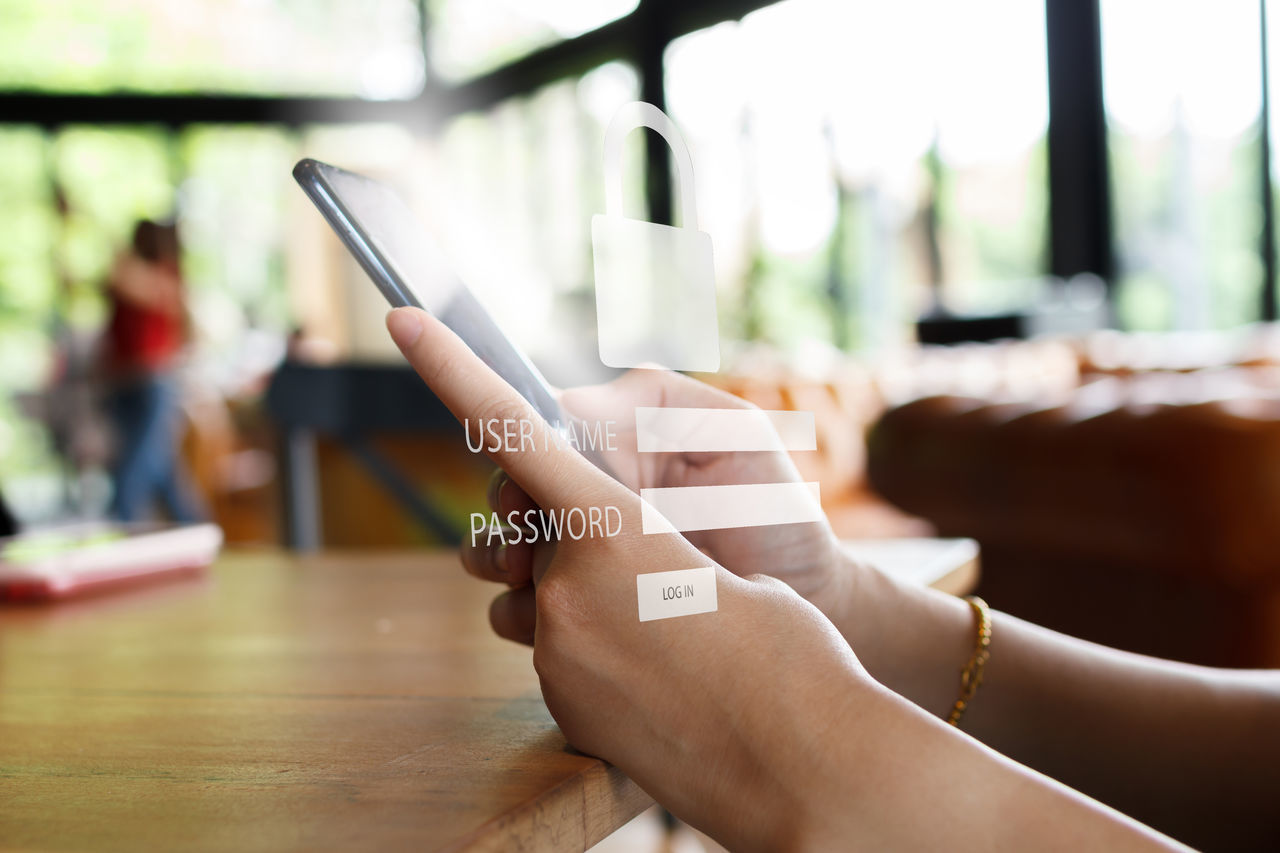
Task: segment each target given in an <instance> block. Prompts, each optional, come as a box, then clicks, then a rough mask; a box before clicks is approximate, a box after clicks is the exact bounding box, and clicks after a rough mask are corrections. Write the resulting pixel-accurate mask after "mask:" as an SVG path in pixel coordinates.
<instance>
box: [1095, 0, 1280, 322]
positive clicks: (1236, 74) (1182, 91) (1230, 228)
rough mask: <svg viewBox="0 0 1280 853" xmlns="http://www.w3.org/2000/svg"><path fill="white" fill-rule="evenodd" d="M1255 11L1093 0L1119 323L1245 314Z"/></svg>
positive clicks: (1256, 178)
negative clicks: (1098, 15)
mask: <svg viewBox="0 0 1280 853" xmlns="http://www.w3.org/2000/svg"><path fill="white" fill-rule="evenodd" d="M1258 8H1259V7H1258V4H1257V3H1256V2H1253V0H1228V2H1222V3H1213V4H1209V3H1166V2H1160V0H1103V2H1102V43H1103V90H1104V93H1105V98H1106V108H1107V122H1108V147H1109V151H1110V159H1111V186H1112V209H1113V211H1114V217H1115V225H1114V229H1115V246H1116V254H1117V261H1118V275H1117V280H1116V288H1117V289H1116V309H1117V313H1118V316H1119V319H1120V321H1121V323H1122V325H1124V326H1126V327H1129V328H1137V329H1206V328H1216V327H1226V326H1232V325H1237V324H1240V323H1245V322H1249V321H1252V320H1256V319H1258V316H1259V305H1260V291H1259V288H1260V285H1261V281H1262V259H1261V257H1260V254H1259V249H1258V247H1259V234H1260V232H1261V230H1262V207H1261V189H1260V187H1261V185H1262V178H1261V174H1260V170H1259V163H1260V158H1259V156H1258V145H1259V144H1260V140H1259V116H1260V114H1261V108H1262V90H1261V78H1262V74H1261V65H1260V56H1261V49H1260V41H1261V33H1260V16H1259V12H1258ZM1272 91H1273V92H1274V91H1277V90H1275V89H1273V90H1272Z"/></svg>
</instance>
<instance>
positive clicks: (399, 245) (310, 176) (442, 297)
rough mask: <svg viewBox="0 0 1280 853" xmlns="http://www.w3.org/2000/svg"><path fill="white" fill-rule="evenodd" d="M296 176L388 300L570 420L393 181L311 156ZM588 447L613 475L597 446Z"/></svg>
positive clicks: (555, 419) (551, 415)
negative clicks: (439, 327)
mask: <svg viewBox="0 0 1280 853" xmlns="http://www.w3.org/2000/svg"><path fill="white" fill-rule="evenodd" d="M293 177H294V179H295V180H296V181H297V182H298V184H299V185H300V186H301V187H302V189H303V191H304V192H305V193H306V194H307V197H308V198H310V199H311V201H312V203H314V204H315V206H316V207H317V208H319V210H320V213H321V214H322V215H323V216H324V218H325V220H326V221H327V222H328V223H329V225H330V227H332V228H333V230H334V232H335V233H336V234H337V235H338V238H339V239H340V240H342V242H343V244H344V245H346V247H347V250H348V251H350V252H351V254H352V255H354V256H355V258H356V260H357V261H359V262H360V266H361V267H362V268H363V269H364V271H365V272H366V273H367V274H368V276H369V278H370V279H372V280H373V283H374V285H376V286H377V288H378V290H380V291H381V292H382V295H383V296H384V297H386V300H387V302H389V303H391V305H392V306H393V307H396V308H399V307H402V306H412V307H415V308H422V309H423V310H425V311H429V312H431V313H432V314H434V315H435V316H436V317H438V318H439V319H440V320H441V321H442V322H443V323H444V324H445V325H446V326H448V327H449V328H450V329H452V330H453V332H454V333H455V334H456V335H457V336H458V337H460V338H462V340H463V341H465V342H466V344H467V346H469V347H470V348H471V351H472V352H474V353H475V354H476V355H477V356H479V357H480V359H481V360H482V361H483V362H484V363H485V364H487V365H489V367H490V368H491V369H492V370H493V371H494V372H495V373H497V374H498V375H499V376H501V377H502V378H503V379H505V380H506V381H507V384H509V385H510V386H511V387H512V388H514V389H515V390H516V391H518V392H519V393H520V395H521V396H523V397H524V398H525V399H526V400H528V401H529V404H530V405H531V406H533V408H534V410H535V411H536V412H537V413H538V414H539V415H541V416H542V417H543V419H545V420H546V421H547V422H548V423H550V424H551V425H552V426H554V427H557V428H559V427H562V426H564V425H565V424H566V423H567V421H566V418H565V413H564V411H563V410H562V409H561V407H560V403H559V401H558V400H557V399H556V395H555V392H554V391H553V390H552V388H551V386H550V385H549V384H548V383H547V380H546V379H544V378H543V376H542V374H541V373H539V372H538V369H537V368H536V367H535V366H534V365H533V363H532V362H531V361H529V359H528V358H526V357H525V355H524V353H522V352H521V351H520V350H519V348H518V347H516V345H515V344H513V343H512V342H511V341H510V339H508V338H507V336H506V335H505V334H503V332H502V330H501V329H500V328H499V327H498V324H497V323H496V322H494V320H493V318H492V317H491V316H489V312H488V311H486V310H485V309H484V306H483V305H481V304H480V302H479V300H477V299H476V297H475V295H474V294H473V293H472V292H471V291H470V290H468V289H467V287H466V285H465V284H463V283H462V281H461V279H459V277H458V276H457V275H456V274H455V273H454V272H453V270H452V269H451V268H450V266H449V265H448V263H447V262H446V261H445V259H444V256H443V254H442V253H441V252H440V250H439V248H438V247H437V246H436V244H435V242H434V241H433V240H432V239H431V235H430V234H429V233H428V231H427V229H426V228H425V227H423V225H422V224H421V223H420V222H419V221H418V218H417V217H416V216H415V215H414V214H413V211H411V210H410V209H409V206H408V205H407V204H405V203H404V201H403V200H402V199H401V198H400V197H399V196H398V195H396V193H395V192H393V191H392V190H391V188H390V187H388V186H386V185H385V184H381V183H379V182H378V181H375V180H373V179H372V178H367V177H365V176H364V175H358V174H356V173H354V172H348V171H346V170H345V169H339V168H338V167H336V166H330V165H329V164H327V163H321V162H319V161H317V160H310V159H308V160H301V161H299V162H298V164H297V165H296V166H294V167H293ZM582 453H583V455H584V456H586V457H587V458H588V459H590V460H591V461H592V462H594V463H595V464H596V465H597V467H599V468H601V470H603V471H605V472H606V473H608V474H610V476H614V474H613V472H612V471H611V470H610V468H609V466H608V465H607V464H606V463H605V462H604V460H603V458H601V457H600V455H599V454H598V453H595V452H593V451H592V450H590V449H586V450H584V451H582Z"/></svg>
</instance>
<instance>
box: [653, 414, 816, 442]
mask: <svg viewBox="0 0 1280 853" xmlns="http://www.w3.org/2000/svg"><path fill="white" fill-rule="evenodd" d="M636 445H637V448H636V449H637V450H639V451H640V452H641V453H705V452H720V453H728V452H732V451H740V450H779V449H781V450H817V449H818V440H817V431H816V430H815V428H814V421H813V412H770V411H764V410H762V409H676V408H670V409H659V408H649V407H641V408H638V409H636Z"/></svg>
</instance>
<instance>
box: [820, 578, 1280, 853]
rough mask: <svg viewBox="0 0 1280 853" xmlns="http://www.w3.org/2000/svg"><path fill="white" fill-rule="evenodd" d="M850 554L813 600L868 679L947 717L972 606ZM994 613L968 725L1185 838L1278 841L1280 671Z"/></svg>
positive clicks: (970, 636) (1005, 749)
mask: <svg viewBox="0 0 1280 853" xmlns="http://www.w3.org/2000/svg"><path fill="white" fill-rule="evenodd" d="M843 562H844V566H843V571H841V572H840V573H839V574H838V576H837V577H838V580H837V582H836V583H834V584H833V585H832V586H831V588H830V589H829V590H828V591H827V592H826V594H825V600H820V601H818V602H817V603H819V605H820V606H821V607H822V608H823V609H824V611H825V612H826V613H827V615H828V616H829V617H830V618H831V619H832V620H833V622H834V623H835V624H836V626H837V627H838V628H839V629H840V631H841V633H842V634H844V636H845V637H846V638H847V639H848V641H849V643H850V645H851V646H852V647H853V649H854V651H855V652H856V653H857V655H858V657H859V659H860V660H861V661H862V663H863V665H864V666H866V667H867V670H868V671H869V672H870V673H871V675H872V676H874V677H875V678H876V679H877V680H878V681H880V682H881V683H883V684H885V685H886V686H888V687H889V688H891V689H892V690H894V691H896V692H898V693H900V694H902V695H903V696H906V697H908V698H910V699H912V700H913V701H915V702H916V703H917V704H919V705H920V706H921V707H923V708H925V709H926V710H928V711H929V712H931V713H933V714H935V715H937V716H941V717H945V716H946V715H947V713H948V712H949V711H950V709H951V706H952V703H953V702H954V701H955V699H956V696H957V695H958V693H959V672H960V669H961V667H962V666H963V665H964V663H965V661H966V660H967V659H968V656H969V654H970V652H971V651H972V648H973V643H974V631H975V626H974V616H973V614H972V612H971V610H970V609H969V607H968V606H967V605H966V604H965V602H963V601H961V600H959V599H956V598H954V597H952V596H948V595H944V594H941V593H938V592H935V591H932V590H927V589H921V588H918V587H914V586H911V585H908V584H904V583H901V582H898V581H895V580H894V579H892V578H889V577H887V576H885V575H884V574H881V573H879V572H875V571H872V570H868V569H867V568H866V567H863V566H859V565H857V564H855V563H854V562H853V561H852V560H849V559H848V558H847V557H846V558H843ZM993 603H998V602H993ZM992 623H993V632H992V642H991V657H990V661H989V662H988V664H987V666H986V670H985V677H984V680H983V682H982V686H981V687H980V689H979V690H978V692H977V695H976V696H975V697H974V700H973V702H972V703H971V704H970V706H969V708H968V709H967V710H966V711H965V714H964V717H963V719H962V721H961V726H962V727H963V729H964V730H965V731H967V732H969V733H970V734H972V735H973V736H974V737H976V738H978V739H980V740H982V741H983V742H984V743H986V744H988V745H990V746H991V747H993V748H994V749H996V750H998V751H1000V752H1002V753H1004V754H1005V755H1008V756H1009V757H1010V758H1013V759H1015V760H1017V761H1019V762H1022V763H1024V764H1026V765H1028V766H1030V767H1033V768H1035V769H1037V770H1039V771H1041V772H1042V773H1045V774H1047V775H1049V776H1052V777H1053V778H1055V779H1058V780H1060V781H1061V782H1063V783H1065V784H1067V785H1070V786H1071V787H1073V788H1076V789H1077V790H1080V791H1083V792H1084V793H1086V794H1088V795H1090V796H1092V797H1096V798H1097V799H1099V800H1101V801H1102V802H1105V803H1107V804H1109V805H1111V806H1114V807H1115V808H1117V809H1120V810H1121V811H1123V812H1125V813H1126V814H1129V815H1132V816H1133V817H1135V818H1137V819H1138V820H1141V821H1143V822H1145V823H1148V824H1150V825H1151V826H1154V827H1156V828H1157V829H1160V830H1161V831H1163V832H1167V833H1169V834H1171V835H1173V836H1175V837H1177V838H1180V839H1183V840H1185V841H1187V842H1189V843H1192V844H1195V845H1198V846H1206V847H1212V848H1215V849H1221V848H1223V847H1253V848H1258V847H1267V848H1272V849H1274V848H1275V847H1276V846H1277V845H1280V809H1277V808H1276V797H1277V792H1280V672H1275V671H1270V672H1267V671H1228V670H1215V669H1209V668H1205V667H1196V666H1190V665H1185V664H1178V663H1172V662H1169V661H1162V660H1157V659H1154V658H1149V657H1143V656H1140V655H1133V654H1128V653H1125V652H1120V651H1117V650H1115V649H1109V648H1104V647H1102V646H1097V645H1094V644H1092V643H1087V642H1084V641H1081V640H1077V639H1073V638H1071V637H1067V636H1064V635H1061V634H1058V633H1055V632H1053V631H1049V630H1047V629H1044V628H1041V627H1038V626H1036V625H1032V624H1029V623H1027V622H1024V621H1022V620H1020V619H1016V618H1014V617H1012V616H1008V615H1005V614H1001V613H998V612H997V613H994V614H993V617H992Z"/></svg>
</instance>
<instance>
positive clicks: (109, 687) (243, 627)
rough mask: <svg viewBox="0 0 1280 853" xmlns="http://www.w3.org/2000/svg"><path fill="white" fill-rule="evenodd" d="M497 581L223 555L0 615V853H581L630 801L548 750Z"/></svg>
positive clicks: (617, 786) (969, 567)
mask: <svg viewBox="0 0 1280 853" xmlns="http://www.w3.org/2000/svg"><path fill="white" fill-rule="evenodd" d="M974 572H976V560H974V561H970V563H968V564H966V565H964V566H960V565H956V566H953V567H951V569H950V570H949V571H948V572H946V575H947V576H946V577H945V578H942V577H940V578H938V579H937V580H938V582H939V585H941V586H944V587H946V588H948V589H953V588H956V587H957V585H958V586H959V587H964V586H967V585H968V584H970V583H971V582H972V575H973V573H974ZM496 592H497V588H496V587H495V586H493V585H491V584H485V583H481V582H478V581H475V580H474V579H472V578H469V577H467V576H466V575H465V574H464V573H463V572H462V570H461V568H460V567H459V565H458V562H457V557H456V555H455V554H454V553H452V552H440V551H434V552H418V553H392V554H387V553H369V552H353V553H332V552H331V553H325V554H322V555H316V556H293V555H289V554H286V553H282V552H276V551H261V552H243V551H241V552H230V553H227V554H224V555H223V556H222V557H221V558H220V559H219V560H218V562H217V564H216V565H215V566H214V567H213V568H212V569H211V571H210V572H209V574H208V575H207V576H205V577H202V578H199V579H195V580H185V581H175V582H171V583H168V584H165V585H162V586H155V587H149V588H137V589H133V590H129V591H125V592H121V593H118V594H114V595H110V596H101V597H97V598H89V599H84V600H79V601H69V602H63V603H58V604H49V605H35V606H33V605H27V606H12V605H8V606H2V605H0V848H3V849H6V850H59V851H65V850H131V851H132V850H152V849H154V850H179V849H180V850H236V851H255V850H330V849H352V848H359V849H380V850H391V849H414V850H504V851H505V850H533V851H543V850H546V851H564V850H573V851H577V850H585V849H586V848H588V847H590V846H591V845H593V844H595V843H596V842H598V841H599V840H601V839H602V838H604V837H605V836H607V835H609V834H610V833H612V832H613V831H614V830H616V829H617V828H619V827H620V826H622V825H623V824H625V823H626V822H627V821H628V820H630V819H631V818H632V817H634V816H635V815H636V814H638V813H639V812H641V811H643V810H644V809H645V808H647V807H648V806H649V805H651V803H652V800H650V798H649V797H648V796H647V795H646V794H645V793H644V792H643V791H641V790H640V789H639V788H638V787H637V786H636V785H635V784H634V783H633V782H631V781H630V780H629V779H628V778H627V777H626V776H624V775H623V774H622V773H620V772H619V771H618V770H617V769H615V768H613V767H611V766H609V765H607V764H605V763H604V762H602V761H600V760H598V759H595V758H590V757H588V756H585V755H581V754H579V753H577V752H575V751H574V750H573V749H572V748H570V747H569V746H568V745H567V744H566V743H565V740H564V737H563V736H562V735H561V734H560V731H559V729H558V728H557V727H556V725H555V723H554V721H553V720H552V719H551V716H550V715H549V714H548V713H547V710H546V707H545V705H543V702H542V698H541V695H540V693H539V691H538V682H537V677H536V675H535V674H534V671H533V666H532V663H531V660H530V655H531V653H530V651H529V650H528V649H526V648H524V647H521V646H517V645H515V644H512V643H508V642H505V641H503V640H500V639H498V638H497V637H495V636H494V635H493V634H492V632H491V631H490V629H489V625H488V617H487V613H488V603H489V600H490V598H491V597H492V596H493V595H494V594H495V593H496Z"/></svg>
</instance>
